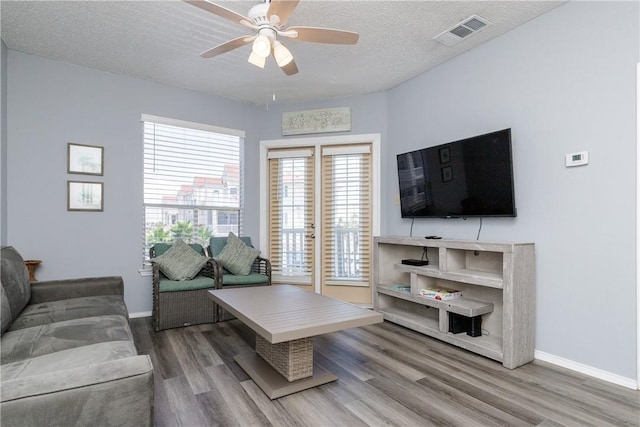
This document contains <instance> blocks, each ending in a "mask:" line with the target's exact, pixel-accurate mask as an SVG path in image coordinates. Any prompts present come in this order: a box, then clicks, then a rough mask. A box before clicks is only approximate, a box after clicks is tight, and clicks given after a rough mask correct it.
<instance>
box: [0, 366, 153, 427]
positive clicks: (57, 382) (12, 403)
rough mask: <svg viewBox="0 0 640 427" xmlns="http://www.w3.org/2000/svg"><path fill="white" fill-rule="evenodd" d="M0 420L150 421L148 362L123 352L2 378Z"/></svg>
mask: <svg viewBox="0 0 640 427" xmlns="http://www.w3.org/2000/svg"><path fill="white" fill-rule="evenodd" d="M0 393H1V397H0V401H1V404H0V405H1V406H0V410H1V412H2V423H3V425H4V424H5V423H6V425H16V426H17V425H24V426H27V425H29V426H35V425H92V424H95V423H96V422H99V423H100V424H101V425H119V426H151V425H153V366H152V365H151V360H150V358H149V356H147V355H140V356H133V357H127V358H124V359H118V360H111V361H107V362H102V363H97V364H95V365H89V366H84V367H79V368H75V369H68V370H63V371H58V372H50V373H47V374H42V375H35V376H30V377H26V378H16V379H12V380H7V381H3V382H2V390H1V391H0Z"/></svg>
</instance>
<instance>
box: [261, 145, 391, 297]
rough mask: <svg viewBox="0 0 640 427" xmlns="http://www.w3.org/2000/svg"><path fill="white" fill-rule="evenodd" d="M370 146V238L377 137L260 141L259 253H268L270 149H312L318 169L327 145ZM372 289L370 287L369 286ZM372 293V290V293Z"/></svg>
mask: <svg viewBox="0 0 640 427" xmlns="http://www.w3.org/2000/svg"><path fill="white" fill-rule="evenodd" d="M363 143H370V144H371V155H372V159H371V163H372V165H371V167H372V175H373V182H372V194H371V197H372V200H371V202H372V209H373V222H372V224H371V226H372V234H373V236H378V235H380V174H381V171H382V169H381V167H380V164H381V163H380V162H381V159H380V134H379V133H371V134H360V135H340V136H318V137H303V138H288V139H270V140H261V141H260V159H259V162H260V163H259V166H258V173H259V177H260V211H259V212H261V215H260V251H261V252H262V253H263V254H268V253H269V245H268V244H267V242H268V240H269V237H268V233H269V227H268V224H267V219H268V215H266V213H267V212H268V207H269V200H268V195H269V189H268V186H269V168H268V163H267V153H268V151H269V149H271V148H298V147H314V148H315V151H314V163H315V168H316V170H320V160H321V158H322V155H321V154H320V153H321V150H320V149H321V147H322V146H327V145H348V144H363ZM316 187H317V188H316V189H315V194H314V197H315V199H316V201H317V200H321V199H320V197H321V196H322V194H321V191H322V190H321V188H320V186H316ZM320 208H321V206H320V203H316V204H315V215H316V218H320V215H321V213H320ZM320 231H321V230H316V235H320ZM320 243H321V242H320V239H315V241H314V249H315V251H314V252H315V254H316V255H315V257H316V259H317V257H318V256H320V254H321V249H320ZM313 279H314V280H313V283H314V292H315V293H320V285H321V284H320V269H319V268H316V269H315V270H314V278H313ZM371 288H372V289H373V286H371ZM372 292H373V291H372Z"/></svg>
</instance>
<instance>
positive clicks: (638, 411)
mask: <svg viewBox="0 0 640 427" xmlns="http://www.w3.org/2000/svg"><path fill="white" fill-rule="evenodd" d="M131 325H132V329H133V332H134V335H135V340H136V345H137V346H138V350H139V351H140V352H141V353H143V354H149V355H150V356H151V360H152V362H153V366H154V370H155V372H154V375H155V424H156V425H157V426H269V425H272V426H366V425H370V426H394V425H398V426H429V425H436V426H465V427H467V426H495V425H501V426H527V425H538V426H558V425H564V426H587V425H593V426H607V425H616V426H627V425H628V426H640V392H639V391H634V390H630V389H626V388H623V387H618V386H615V385H612V384H610V383H607V382H604V381H600V380H597V379H594V378H591V377H587V376H585V375H581V374H578V373H575V372H573V371H569V370H566V369H562V368H558V367H556V366H554V365H550V364H546V363H543V362H537V361H536V362H533V363H530V364H528V365H525V366H522V367H520V368H518V369H515V370H508V369H505V368H503V367H502V365H501V364H499V363H497V362H494V361H492V360H489V359H486V358H484V357H480V356H477V355H475V354H472V353H469V352H466V351H464V350H460V349H458V348H457V347H453V346H450V345H448V344H445V343H442V342H440V341H437V340H434V339H431V338H428V337H425V336H423V335H421V334H418V333H415V332H413V331H410V330H408V329H405V328H402V327H400V326H397V325H394V324H393V323H388V322H384V323H382V324H378V325H374V326H367V327H363V328H356V329H350V330H346V331H341V332H336V333H332V334H327V335H324V336H320V337H316V338H315V354H314V358H315V360H316V362H318V363H319V364H320V365H322V366H323V367H325V368H327V369H328V370H329V371H331V372H333V373H335V374H336V375H338V377H339V378H340V379H339V380H338V381H336V382H333V383H330V384H327V385H324V386H321V387H317V388H315V389H311V390H307V391H304V392H301V393H297V394H293V395H289V396H286V397H283V398H280V399H277V400H274V401H271V400H269V399H268V398H267V397H266V396H265V395H264V394H263V393H262V391H261V390H260V389H259V388H258V387H257V386H256V385H255V384H254V383H253V381H251V380H250V379H249V378H248V376H247V375H246V374H245V373H244V371H242V369H240V368H239V367H238V365H236V363H235V362H234V361H233V356H234V355H236V354H238V353H242V352H248V351H251V350H252V348H253V345H254V341H255V335H254V334H253V332H252V331H251V330H250V329H248V328H247V327H246V326H244V325H243V324H242V323H240V322H239V321H238V320H232V321H228V322H221V323H217V324H209V325H200V326H191V327H188V328H179V329H172V330H167V331H163V332H160V333H155V332H154V331H153V328H152V327H151V321H150V319H149V318H141V319H132V320H131Z"/></svg>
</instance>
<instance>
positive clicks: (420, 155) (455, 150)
mask: <svg viewBox="0 0 640 427" xmlns="http://www.w3.org/2000/svg"><path fill="white" fill-rule="evenodd" d="M398 181H399V185H400V208H401V211H402V217H403V218H451V217H462V218H466V217H488V216H506V217H513V216H516V206H515V198H514V188H513V167H512V156H511V129H504V130H500V131H497V132H492V133H488V134H486V135H480V136H475V137H472V138H467V139H463V140H460V141H455V142H450V143H447V144H442V145H437V146H435V147H428V148H424V149H422V150H416V151H411V152H408V153H403V154H398Z"/></svg>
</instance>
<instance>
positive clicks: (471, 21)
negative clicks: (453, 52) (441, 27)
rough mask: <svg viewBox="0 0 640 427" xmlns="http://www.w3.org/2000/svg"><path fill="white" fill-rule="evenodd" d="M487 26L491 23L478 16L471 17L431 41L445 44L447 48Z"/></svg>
mask: <svg viewBox="0 0 640 427" xmlns="http://www.w3.org/2000/svg"><path fill="white" fill-rule="evenodd" d="M489 25H491V22H489V21H488V20H486V19H484V18H482V17H480V16H478V15H473V16H470V17H469V18H467V19H465V20H463V21H461V22H458V23H457V24H456V25H454V26H452V27H450V28H448V29H447V30H445V31H443V32H441V33H440V34H438V35H437V36H435V37H434V38H433V39H434V40H436V41H438V42H440V43H443V44H446V45H447V46H453V45H455V44H458V43H460V42H461V41H462V40H464V39H465V38H467V37H469V36H471V35H472V34H475V33H477V32H480V31H482V30H484V29H485V28H487V27H488V26H489Z"/></svg>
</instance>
